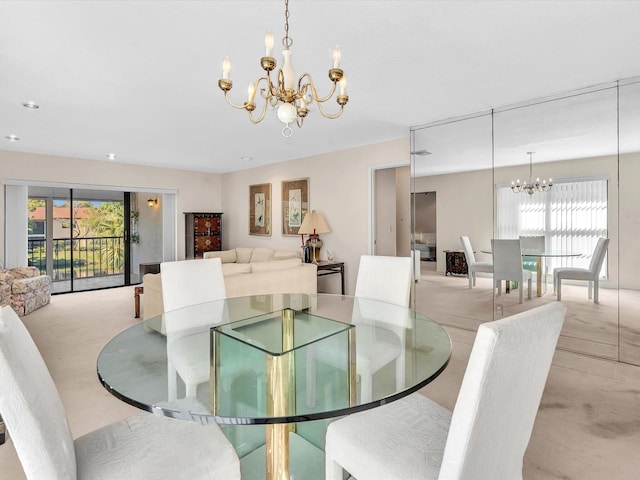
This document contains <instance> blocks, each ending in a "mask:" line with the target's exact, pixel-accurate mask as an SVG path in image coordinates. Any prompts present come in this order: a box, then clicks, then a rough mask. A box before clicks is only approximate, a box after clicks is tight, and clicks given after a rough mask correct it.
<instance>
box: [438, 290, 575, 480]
mask: <svg viewBox="0 0 640 480" xmlns="http://www.w3.org/2000/svg"><path fill="white" fill-rule="evenodd" d="M565 313H566V307H565V306H564V304H562V303H560V302H552V303H549V304H547V305H543V306H541V307H538V308H534V309H531V310H528V311H526V312H523V313H520V314H517V315H513V316H511V317H507V318H504V319H501V320H497V321H495V322H490V323H484V324H482V325H480V327H479V328H478V333H477V335H476V339H475V342H474V344H473V349H472V351H471V355H470V357H469V362H468V364H467V369H466V371H465V374H464V379H463V380H462V386H461V388H460V393H459V394H458V400H457V402H456V406H455V408H454V411H453V416H452V418H451V426H450V428H449V434H448V436H447V443H446V447H445V451H444V456H443V459H442V467H441V469H440V475H439V477H438V478H440V479H462V478H487V479H488V478H495V479H498V478H504V479H507V478H508V479H517V478H522V461H523V457H524V453H525V450H526V448H527V445H528V443H529V439H530V438H531V432H532V430H533V424H534V421H535V418H536V414H537V412H538V407H539V405H540V399H541V398H542V392H543V390H544V386H545V383H546V380H547V375H548V373H549V368H550V366H551V361H552V359H553V354H554V351H555V348H556V344H557V342H558V336H559V335H560V330H561V329H562V324H563V322H564V317H565Z"/></svg>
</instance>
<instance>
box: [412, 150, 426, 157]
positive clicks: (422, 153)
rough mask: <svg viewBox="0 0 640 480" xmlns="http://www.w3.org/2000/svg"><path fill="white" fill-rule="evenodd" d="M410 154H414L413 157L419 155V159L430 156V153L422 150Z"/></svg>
mask: <svg viewBox="0 0 640 480" xmlns="http://www.w3.org/2000/svg"><path fill="white" fill-rule="evenodd" d="M411 153H412V154H414V155H419V156H421V157H422V156H424V155H431V152H430V151H428V150H424V149H423V150H417V151H415V152H411Z"/></svg>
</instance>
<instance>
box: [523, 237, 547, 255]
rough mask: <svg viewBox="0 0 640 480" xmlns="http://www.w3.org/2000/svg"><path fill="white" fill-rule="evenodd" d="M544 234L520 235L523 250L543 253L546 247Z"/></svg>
mask: <svg viewBox="0 0 640 480" xmlns="http://www.w3.org/2000/svg"><path fill="white" fill-rule="evenodd" d="M544 242H545V240H544V235H539V236H522V235H521V236H520V247H522V251H523V252H531V253H542V252H544V249H545V243H544Z"/></svg>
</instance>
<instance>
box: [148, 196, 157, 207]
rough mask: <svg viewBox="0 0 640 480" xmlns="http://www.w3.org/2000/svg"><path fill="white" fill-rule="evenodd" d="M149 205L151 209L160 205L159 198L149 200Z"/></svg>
mask: <svg viewBox="0 0 640 480" xmlns="http://www.w3.org/2000/svg"><path fill="white" fill-rule="evenodd" d="M147 205H149V207H151V208H153V207H155V206H156V205H158V197H153V198H150V199H149V200H147Z"/></svg>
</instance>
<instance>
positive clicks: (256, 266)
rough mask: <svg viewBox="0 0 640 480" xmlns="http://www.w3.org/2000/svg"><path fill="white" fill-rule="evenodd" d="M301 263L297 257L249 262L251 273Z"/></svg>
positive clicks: (290, 266)
mask: <svg viewBox="0 0 640 480" xmlns="http://www.w3.org/2000/svg"><path fill="white" fill-rule="evenodd" d="M300 265H302V260H300V259H299V258H288V259H286V260H277V261H271V262H257V263H252V264H251V273H258V272H272V271H275V270H286V269H288V268H295V267H299V266H300Z"/></svg>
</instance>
